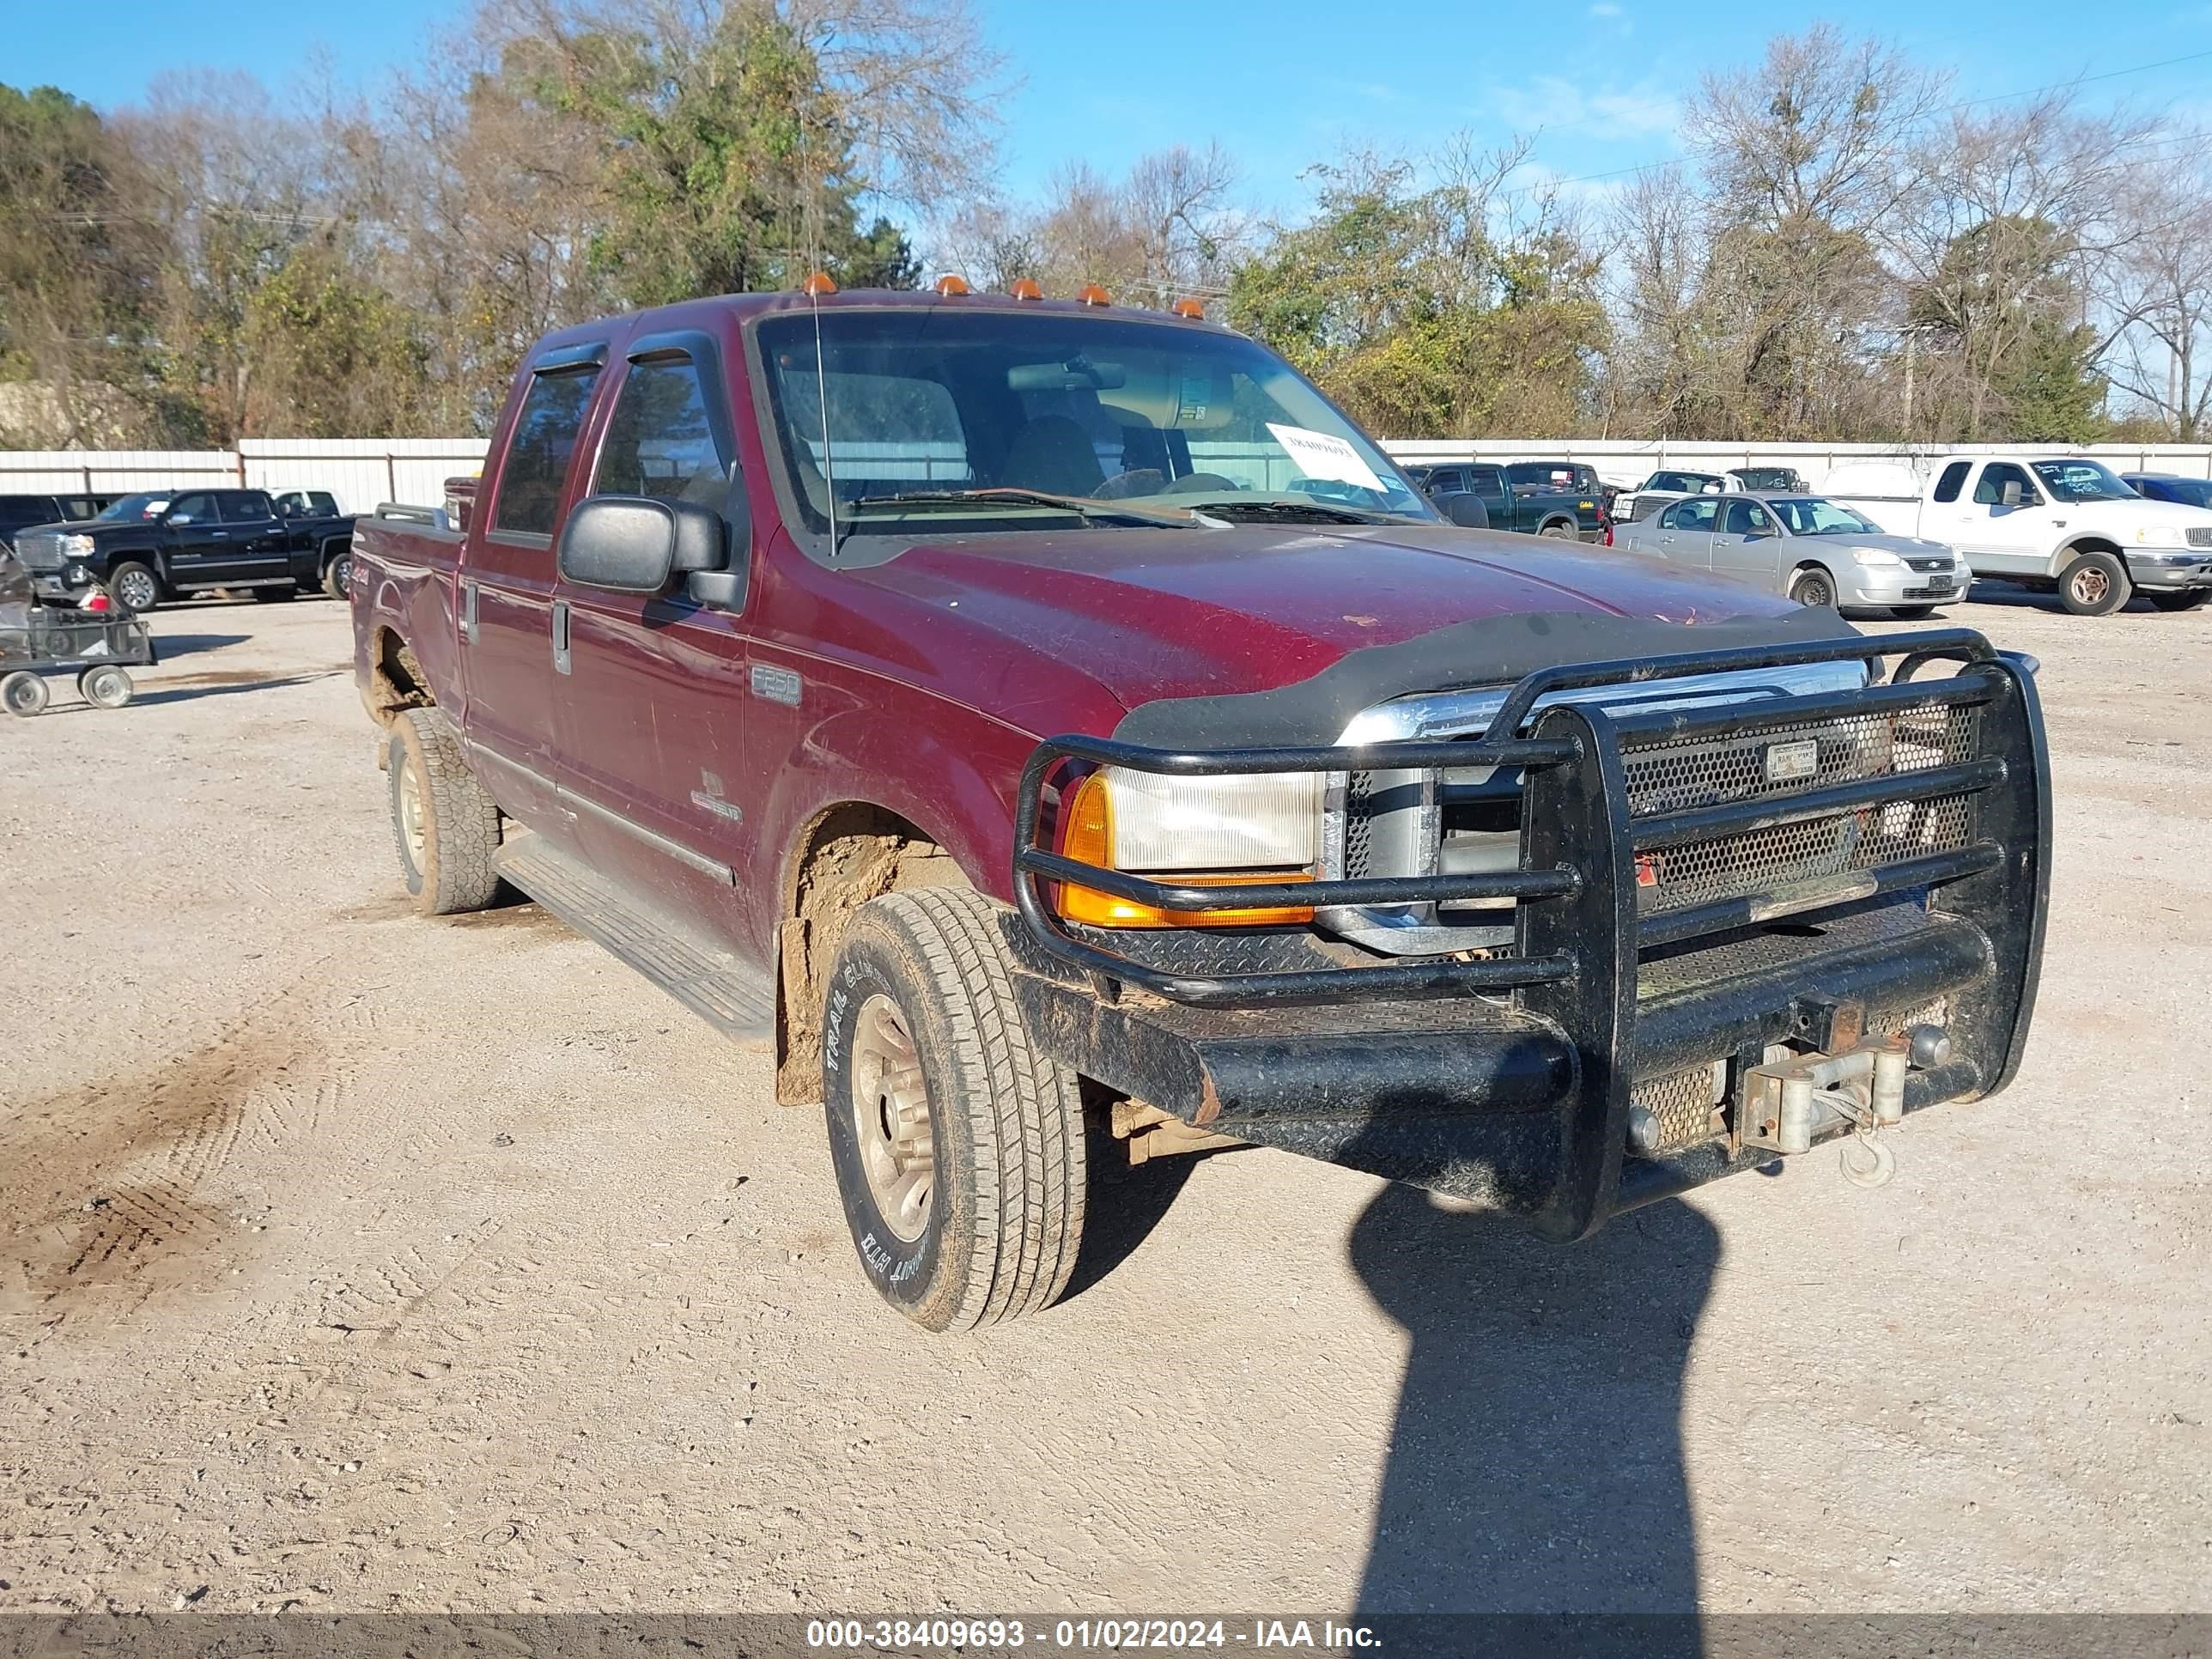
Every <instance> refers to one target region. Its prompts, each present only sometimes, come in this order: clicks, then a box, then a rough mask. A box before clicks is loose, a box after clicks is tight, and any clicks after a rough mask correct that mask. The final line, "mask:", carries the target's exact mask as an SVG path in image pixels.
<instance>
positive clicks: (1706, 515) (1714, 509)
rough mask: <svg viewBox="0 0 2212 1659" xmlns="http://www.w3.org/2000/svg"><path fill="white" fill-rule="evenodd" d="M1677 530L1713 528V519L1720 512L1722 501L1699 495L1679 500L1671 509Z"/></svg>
mask: <svg viewBox="0 0 2212 1659" xmlns="http://www.w3.org/2000/svg"><path fill="white" fill-rule="evenodd" d="M1671 510H1672V512H1673V513H1674V528H1675V529H1677V530H1711V528H1712V527H1713V520H1715V519H1716V518H1717V517H1718V516H1719V514H1720V503H1719V502H1718V501H1711V500H1708V499H1707V498H1706V497H1705V496H1702V495H1699V496H1696V497H1693V498H1692V499H1691V500H1689V501H1677V502H1675V503H1674V507H1673V508H1672V509H1671Z"/></svg>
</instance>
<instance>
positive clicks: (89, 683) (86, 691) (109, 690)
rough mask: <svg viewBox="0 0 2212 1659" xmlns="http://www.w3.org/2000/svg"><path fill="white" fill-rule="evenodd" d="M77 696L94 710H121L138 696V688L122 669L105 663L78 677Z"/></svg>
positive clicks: (87, 670) (89, 669)
mask: <svg viewBox="0 0 2212 1659" xmlns="http://www.w3.org/2000/svg"><path fill="white" fill-rule="evenodd" d="M76 694H77V696H80V697H82V698H83V699H84V700H85V701H86V702H88V703H90V704H91V705H92V706H93V707H94V708H122V707H123V706H124V705H125V703H127V702H130V701H131V698H133V697H135V696H137V695H138V688H137V686H135V685H133V684H131V676H130V675H128V674H126V673H125V672H124V671H122V670H121V669H120V668H118V667H116V666H115V665H113V664H112V663H103V664H101V665H100V666H99V667H97V668H88V669H86V670H85V671H84V672H82V674H79V675H78V676H77V677H76Z"/></svg>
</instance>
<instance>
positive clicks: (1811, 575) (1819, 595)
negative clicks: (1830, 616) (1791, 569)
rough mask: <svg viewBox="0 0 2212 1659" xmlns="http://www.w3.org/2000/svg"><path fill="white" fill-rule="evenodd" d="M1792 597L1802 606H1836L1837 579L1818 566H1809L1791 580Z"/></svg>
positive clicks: (1833, 607)
mask: <svg viewBox="0 0 2212 1659" xmlns="http://www.w3.org/2000/svg"><path fill="white" fill-rule="evenodd" d="M1790 598H1791V599H1795V600H1796V601H1797V603H1798V604H1800V605H1826V606H1827V607H1828V608H1829V609H1830V610H1834V609H1835V605H1836V579H1835V578H1834V577H1833V576H1831V575H1830V574H1828V573H1827V572H1826V571H1825V570H1823V569H1821V568H1820V566H1818V565H1808V566H1807V567H1806V568H1804V569H1802V570H1801V571H1799V572H1798V573H1797V574H1796V575H1795V576H1793V577H1791V578H1790Z"/></svg>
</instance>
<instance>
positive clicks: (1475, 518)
mask: <svg viewBox="0 0 2212 1659" xmlns="http://www.w3.org/2000/svg"><path fill="white" fill-rule="evenodd" d="M1437 506H1438V507H1442V508H1443V515H1444V517H1446V518H1447V519H1449V520H1451V521H1452V522H1453V523H1454V524H1455V525H1457V526H1459V527H1460V528H1461V529H1462V530H1487V529H1489V528H1490V509H1489V508H1488V507H1485V506H1483V504H1482V497H1481V496H1480V495H1470V494H1468V492H1467V491H1466V490H1464V489H1459V490H1453V491H1451V492H1450V493H1449V494H1447V495H1439V496H1437Z"/></svg>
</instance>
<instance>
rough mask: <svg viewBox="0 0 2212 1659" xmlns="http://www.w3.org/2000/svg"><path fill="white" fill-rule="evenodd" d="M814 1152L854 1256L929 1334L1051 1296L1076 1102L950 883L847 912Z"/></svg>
mask: <svg viewBox="0 0 2212 1659" xmlns="http://www.w3.org/2000/svg"><path fill="white" fill-rule="evenodd" d="M823 1034H824V1035H823V1045H822V1049H823V1060H822V1064H823V1102H824V1109H825V1112H826V1114H827V1117H828V1122H829V1157H830V1163H831V1165H832V1167H833V1168H834V1169H835V1170H836V1176H837V1186H838V1190H839V1193H840V1194H841V1196H842V1198H843V1200H844V1205H845V1218H846V1221H847V1223H848V1225H849V1226H850V1228H851V1230H852V1234H853V1243H854V1248H855V1249H857V1250H858V1251H859V1253H860V1266H861V1270H862V1271H863V1272H864V1273H866V1275H867V1277H868V1280H869V1282H870V1283H871V1284H872V1285H874V1286H875V1287H876V1289H877V1291H878V1292H879V1293H880V1294H881V1295H882V1296H883V1297H884V1300H885V1301H887V1302H889V1303H890V1304H891V1305H892V1306H893V1307H894V1308H896V1309H897V1310H899V1311H900V1312H901V1313H902V1314H904V1315H905V1316H907V1317H908V1318H909V1319H911V1320H913V1321H914V1322H915V1323H916V1324H917V1325H920V1326H921V1327H923V1328H925V1329H927V1330H933V1331H945V1330H966V1329H969V1328H973V1327H975V1326H978V1325H986V1324H991V1323H994V1322H997V1321H999V1320H1002V1319H1012V1318H1017V1317H1019V1316H1022V1315H1024V1314H1030V1313H1034V1312H1036V1311H1037V1310H1040V1309H1042V1308H1045V1307H1047V1306H1049V1305H1050V1304H1051V1303H1052V1302H1053V1301H1054V1298H1056V1297H1058V1296H1059V1295H1060V1292H1061V1291H1063V1290H1065V1289H1066V1285H1067V1279H1068V1275H1069V1274H1070V1273H1072V1272H1073V1270H1074V1267H1075V1254H1076V1247H1077V1245H1078V1243H1079V1241H1080V1239H1081V1237H1082V1231H1083V1209H1084V1195H1085V1184H1084V1183H1085V1146H1084V1136H1083V1101H1082V1095H1081V1091H1080V1088H1079V1084H1078V1081H1077V1079H1076V1075H1075V1073H1073V1072H1071V1071H1069V1070H1068V1069H1067V1068H1066V1066H1061V1065H1060V1064H1059V1063H1058V1062H1057V1061H1055V1060H1052V1059H1050V1058H1048V1056H1046V1055H1045V1054H1042V1053H1041V1052H1039V1051H1038V1050H1037V1049H1036V1048H1034V1047H1032V1046H1031V1044H1030V1037H1029V1031H1028V1029H1027V1028H1026V1027H1025V1026H1024V1024H1023V1021H1022V1015H1021V1008H1020V1006H1019V1005H1018V1003H1017V1002H1016V1001H1015V1000H1014V993H1013V985H1012V975H1011V973H1010V971H1009V965H1008V962H1007V958H1006V945H1005V942H1004V940H1003V939H1002V938H1001V937H1000V933H999V924H998V913H997V910H996V908H995V907H994V906H993V905H992V904H991V903H990V902H989V901H988V900H987V899H984V898H982V897H981V896H979V895H977V894H975V893H973V892H969V891H968V890H964V889H960V888H950V887H934V888H926V889H922V890H915V891H909V892H902V893H891V894H887V895H885V896H884V897H882V898H878V899H875V900H872V901H871V902H869V903H867V904H866V905H863V906H862V907H861V908H860V909H859V910H858V911H857V912H855V913H854V916H853V921H852V925H851V926H850V927H849V928H848V930H847V931H846V934H845V938H844V941H843V943H842V945H840V946H839V948H838V951H837V959H836V963H834V964H833V965H832V967H831V969H830V975H829V996H828V1000H827V1005H826V1006H825V1008H824V1011H823Z"/></svg>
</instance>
